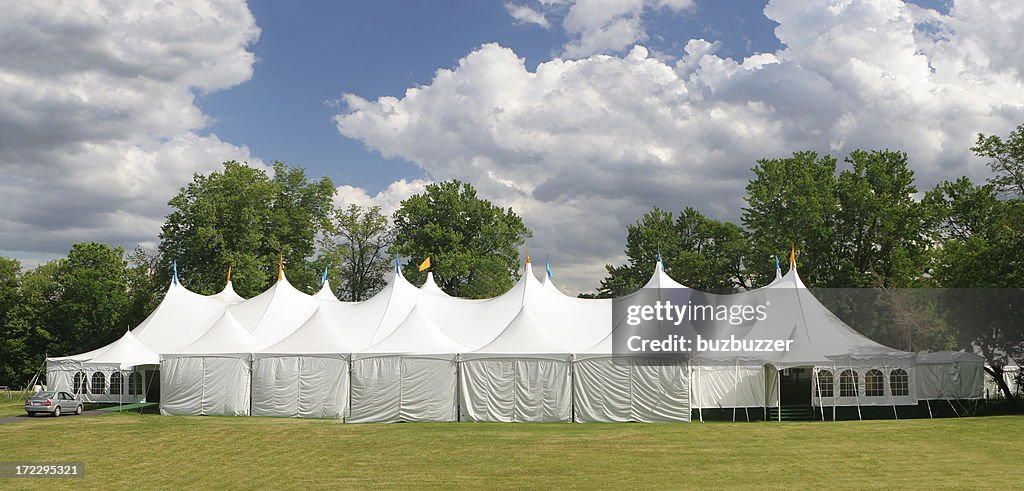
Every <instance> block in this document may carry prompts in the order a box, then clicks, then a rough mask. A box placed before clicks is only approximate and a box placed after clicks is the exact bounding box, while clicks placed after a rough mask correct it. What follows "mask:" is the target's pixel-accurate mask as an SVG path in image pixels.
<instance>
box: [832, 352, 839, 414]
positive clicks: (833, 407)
mask: <svg viewBox="0 0 1024 491" xmlns="http://www.w3.org/2000/svg"><path fill="white" fill-rule="evenodd" d="M836 372H838V370H836V362H835V361H833V362H832V421H835V420H836Z"/></svg>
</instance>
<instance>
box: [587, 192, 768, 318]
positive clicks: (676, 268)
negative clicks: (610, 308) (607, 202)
mask: <svg viewBox="0 0 1024 491" xmlns="http://www.w3.org/2000/svg"><path fill="white" fill-rule="evenodd" d="M658 250H660V251H661V253H662V261H663V263H664V267H665V272H666V273H668V274H669V275H671V276H672V277H674V278H676V279H677V280H678V281H680V282H681V283H683V284H685V285H687V286H690V287H693V288H698V289H702V290H727V291H733V290H736V289H739V288H743V287H745V286H746V284H745V275H744V272H743V261H744V258H745V257H746V256H747V255H748V254H749V247H748V245H747V239H746V237H744V235H743V231H742V229H740V227H739V226H737V225H735V224H733V223H728V222H721V221H718V220H713V219H710V218H707V217H705V216H704V215H702V214H701V213H700V212H698V211H697V210H695V209H693V208H686V209H684V210H683V211H682V213H680V214H679V216H678V218H673V215H672V213H671V212H667V211H665V210H662V209H660V208H657V207H655V208H654V209H652V210H651V211H649V212H647V213H645V214H644V216H643V217H641V218H640V220H638V221H637V222H636V223H635V224H633V225H630V226H628V227H627V232H626V251H625V252H626V260H627V263H626V264H624V265H621V266H612V265H608V266H605V268H606V270H607V271H608V276H607V277H606V278H605V279H604V280H602V281H601V286H600V287H599V288H598V295H597V296H598V297H604V298H609V297H616V296H622V295H626V294H629V293H632V292H634V291H636V290H637V289H639V288H641V287H642V286H643V285H644V284H645V283H646V282H647V280H648V279H650V277H651V272H652V271H654V263H655V261H656V260H657V253H658Z"/></svg>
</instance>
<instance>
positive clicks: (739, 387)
mask: <svg viewBox="0 0 1024 491" xmlns="http://www.w3.org/2000/svg"><path fill="white" fill-rule="evenodd" d="M693 378H694V382H693V384H692V387H691V394H692V395H691V405H692V407H695V408H708V409H710V408H732V407H737V408H742V407H772V406H773V405H774V404H775V401H774V399H772V400H767V399H766V393H767V391H766V380H767V379H766V371H765V367H763V366H747V365H733V366H707V365H698V366H694V367H693Z"/></svg>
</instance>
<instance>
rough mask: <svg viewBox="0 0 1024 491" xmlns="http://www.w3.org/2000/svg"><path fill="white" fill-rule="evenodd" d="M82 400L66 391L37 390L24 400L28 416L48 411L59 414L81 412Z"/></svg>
mask: <svg viewBox="0 0 1024 491" xmlns="http://www.w3.org/2000/svg"><path fill="white" fill-rule="evenodd" d="M82 406H83V405H82V401H79V400H78V399H77V398H75V396H73V395H71V394H69V393H67V392H39V393H36V395H34V396H32V397H30V398H29V399H28V400H27V401H25V411H28V415H29V416H35V415H36V413H50V414H52V415H54V416H60V415H61V414H66V413H71V412H73V413H75V414H82V409H83V407H82Z"/></svg>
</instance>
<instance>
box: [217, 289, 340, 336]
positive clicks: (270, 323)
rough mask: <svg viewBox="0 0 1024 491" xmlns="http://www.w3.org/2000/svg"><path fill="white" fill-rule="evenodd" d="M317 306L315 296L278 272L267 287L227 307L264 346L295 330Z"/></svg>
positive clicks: (317, 301)
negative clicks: (277, 276)
mask: <svg viewBox="0 0 1024 491" xmlns="http://www.w3.org/2000/svg"><path fill="white" fill-rule="evenodd" d="M319 306H320V300H319V299H316V298H313V297H312V296H311V295H306V294H305V293H302V292H300V291H298V290H296V289H295V287H293V286H292V285H291V283H288V279H287V278H286V277H285V275H284V271H281V273H280V276H279V279H278V280H277V282H276V283H274V286H272V287H270V289H268V290H267V291H265V292H263V293H261V294H259V295H257V296H255V297H253V298H251V299H249V300H248V301H246V302H242V303H240V304H235V305H231V306H229V307H228V310H230V311H231V313H232V314H233V315H234V317H235V318H237V319H238V322H240V323H241V324H242V325H243V326H245V328H246V329H247V330H248V331H249V332H250V333H252V335H253V337H254V338H255V340H256V342H257V345H259V346H260V347H266V346H270V345H272V344H274V343H276V342H278V341H280V340H282V339H284V338H285V337H287V336H288V335H289V334H291V333H292V332H294V331H295V330H296V329H298V328H299V326H301V325H302V323H303V322H305V321H306V319H308V318H309V316H311V315H313V311H314V310H316V309H317V307H319Z"/></svg>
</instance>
